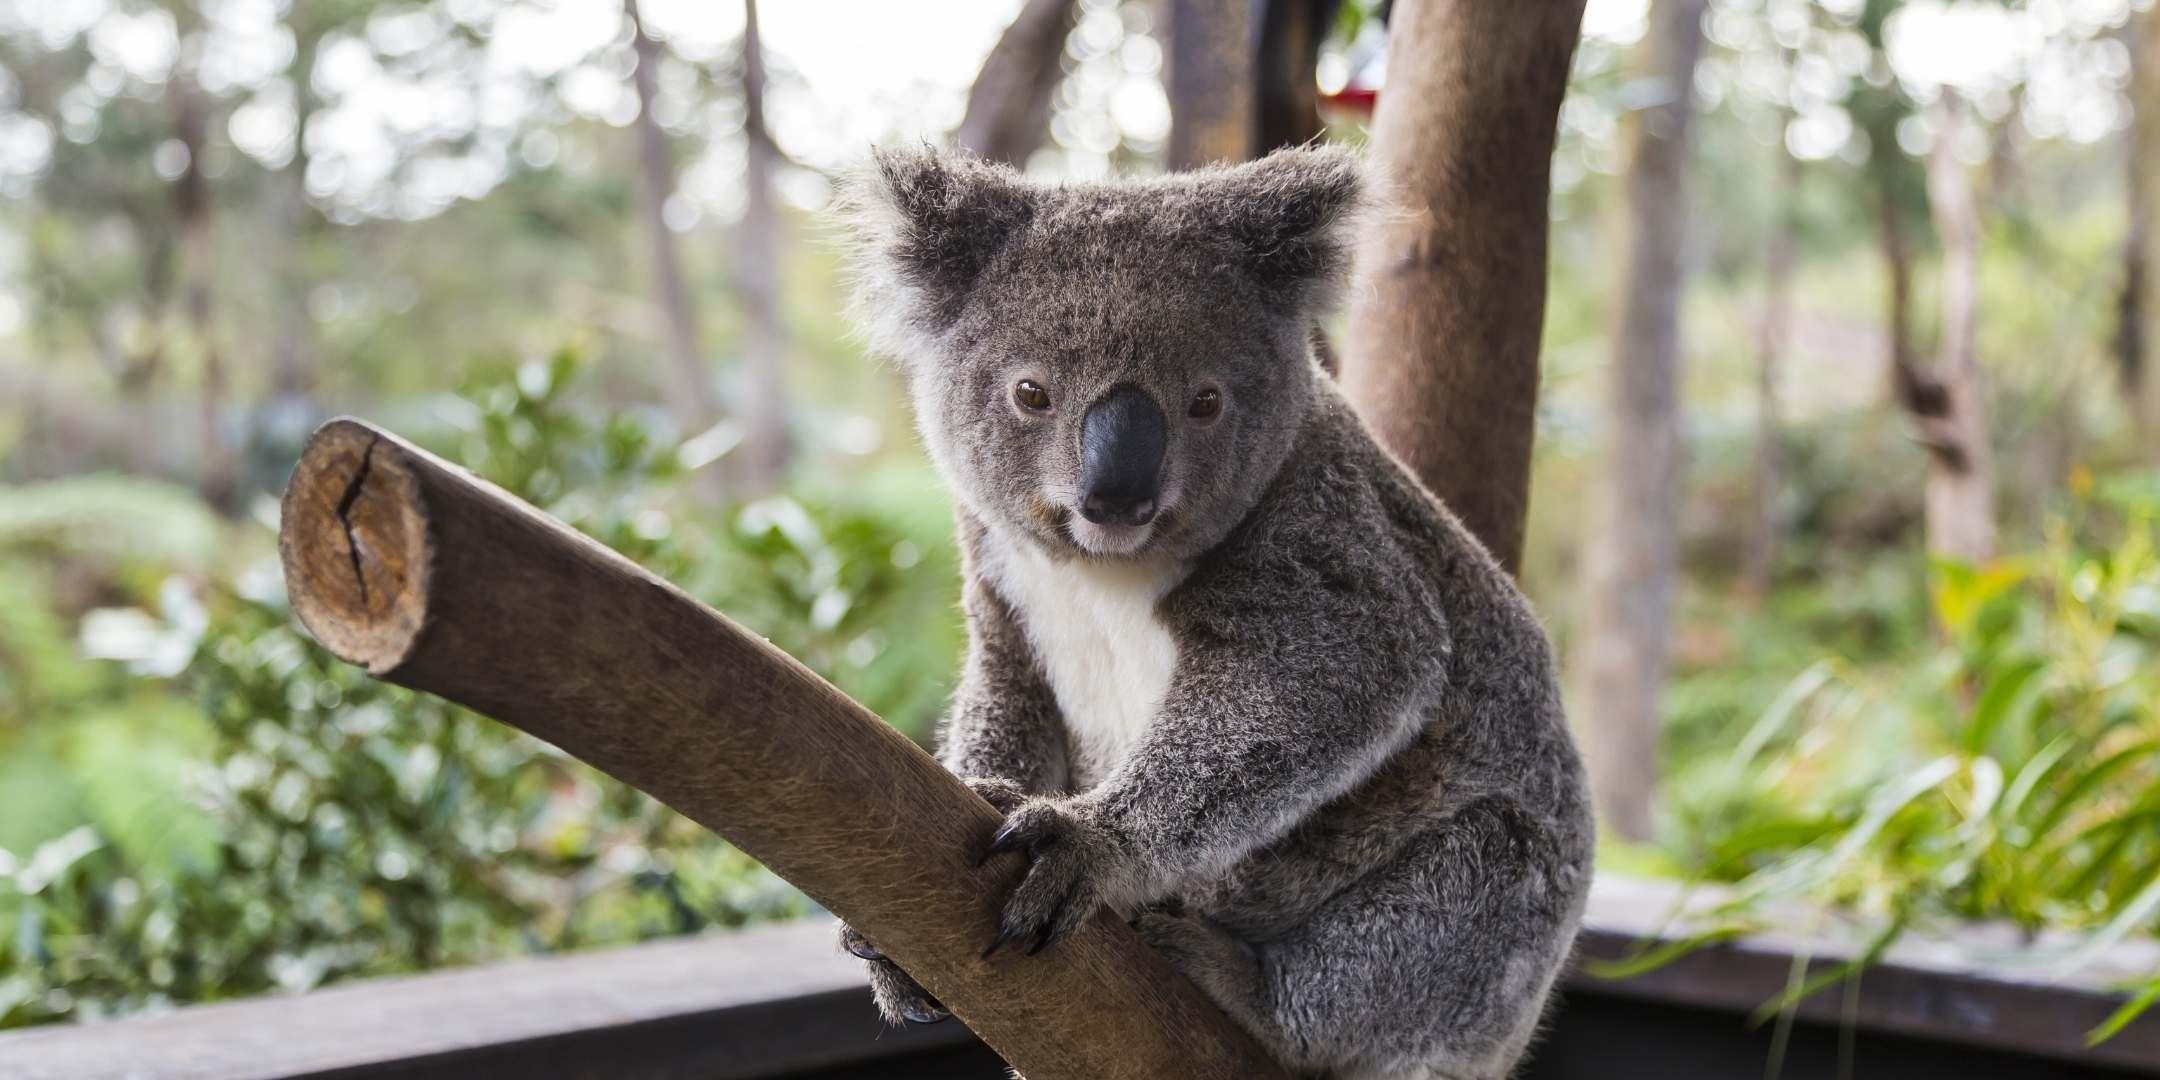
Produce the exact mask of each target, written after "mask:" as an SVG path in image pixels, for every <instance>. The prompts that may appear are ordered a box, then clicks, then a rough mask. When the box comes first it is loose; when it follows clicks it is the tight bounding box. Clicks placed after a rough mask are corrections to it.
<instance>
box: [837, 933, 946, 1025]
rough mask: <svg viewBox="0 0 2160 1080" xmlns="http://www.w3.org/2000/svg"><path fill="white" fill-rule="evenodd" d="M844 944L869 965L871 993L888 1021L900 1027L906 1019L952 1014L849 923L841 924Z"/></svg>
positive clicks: (936, 1018)
mask: <svg viewBox="0 0 2160 1080" xmlns="http://www.w3.org/2000/svg"><path fill="white" fill-rule="evenodd" d="M840 947H841V948H842V949H845V950H847V951H848V952H849V953H851V954H853V955H854V956H856V957H858V958H860V959H861V960H862V961H863V964H864V966H865V967H867V968H868V969H869V971H870V997H871V1000H873V1001H875V1002H876V1003H877V1010H878V1013H879V1014H880V1015H882V1016H884V1017H885V1022H886V1023H888V1024H891V1025H892V1026H894V1027H899V1026H900V1025H901V1024H902V1023H911V1024H935V1023H937V1022H939V1021H941V1020H948V1019H951V1018H952V1013H951V1012H949V1011H948V1010H947V1009H946V1008H945V1005H944V1003H943V1002H940V1001H939V1000H938V999H937V998H936V997H934V996H932V995H931V993H930V991H928V990H925V989H923V988H922V985H921V984H920V983H917V982H916V981H915V980H914V979H913V978H910V977H909V976H908V973H907V972H905V971H902V970H900V965H898V964H895V963H893V962H892V961H891V960H888V959H886V958H885V954H884V953H882V952H879V951H878V947H877V946H875V945H872V944H870V939H869V938H866V937H864V936H862V935H861V934H860V933H857V932H856V930H855V928H854V927H852V926H849V925H847V924H845V923H842V924H841V925H840Z"/></svg>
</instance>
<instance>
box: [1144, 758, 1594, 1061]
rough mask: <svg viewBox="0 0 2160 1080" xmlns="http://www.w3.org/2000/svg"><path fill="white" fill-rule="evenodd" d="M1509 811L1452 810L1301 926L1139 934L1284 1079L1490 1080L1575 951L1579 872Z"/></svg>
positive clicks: (1493, 804) (1183, 928)
mask: <svg viewBox="0 0 2160 1080" xmlns="http://www.w3.org/2000/svg"><path fill="white" fill-rule="evenodd" d="M1550 835H1551V834H1550V833H1549V832H1547V831H1546V830H1545V829H1544V828H1542V827H1541V825H1540V823H1539V822H1538V821H1537V820H1536V819H1534V818H1533V817H1531V816H1530V815H1528V814H1526V813H1524V812H1523V811H1522V810H1521V809H1520V808H1518V807H1516V806H1514V805H1512V804H1511V803H1509V802H1507V801H1504V800H1499V799H1492V800H1485V801H1481V802H1479V803H1475V804H1472V805H1470V806H1468V807H1465V808H1463V809H1462V810H1461V811H1459V812H1457V813H1456V814H1455V815H1453V816H1452V817H1450V818H1448V819H1447V820H1446V821H1445V822H1444V823H1440V824H1437V825H1436V826H1435V828H1434V829H1433V830H1432V831H1430V832H1427V833H1425V834H1424V835H1422V836H1420V837H1419V838H1418V839H1416V840H1413V841H1412V842H1411V843H1410V844H1409V845H1408V846H1407V847H1405V848H1404V850H1403V851H1402V852H1401V853H1400V854H1399V855H1398V856H1396V858H1395V860H1394V861H1393V862H1392V863H1390V864H1388V865H1386V866H1383V867H1381V868H1379V869H1377V870H1375V871H1374V872H1373V873H1371V874H1369V875H1367V876H1366V877H1365V878H1364V879H1363V880H1361V881H1359V882H1358V883H1357V884H1356V885H1354V886H1352V887H1351V888H1349V889H1347V890H1345V891H1343V892H1342V893H1340V894H1338V895H1337V896H1335V897H1334V898H1333V899H1331V900H1329V901H1328V903H1327V904H1326V905H1324V906H1323V907H1321V909H1320V910H1319V911H1318V912H1316V913H1315V915H1314V916H1313V918H1312V919H1310V920H1308V921H1307V922H1306V923H1305V924H1303V925H1301V926H1299V927H1297V928H1295V929H1293V930H1291V931H1289V932H1288V933H1285V934H1283V935H1282V936H1280V937H1278V938H1275V939H1273V940H1270V941H1266V942H1262V943H1259V944H1258V945H1256V946H1255V945H1247V944H1246V943H1243V942H1240V941H1237V940H1236V939H1234V938H1232V937H1230V936H1229V935H1228V934H1226V933H1224V932H1222V931H1221V930H1220V929H1219V928H1216V927H1214V926H1213V924H1210V923H1207V922H1206V921H1204V920H1200V919H1194V918H1189V917H1181V916H1169V915H1143V916H1142V917H1141V918H1140V920H1138V922H1137V926H1138V928H1139V930H1140V931H1141V933H1142V935H1143V936H1145V937H1146V938H1147V939H1148V941H1149V942H1150V943H1151V944H1153V945H1155V946H1156V948H1158V949H1160V950H1162V951H1163V952H1164V953H1165V954H1166V955H1168V956H1169V957H1170V959H1171V960H1172V962H1173V963H1175V964H1176V965H1177V966H1178V967H1179V968H1180V970H1182V971H1184V972H1185V973H1186V975H1187V976H1188V977H1190V978H1191V979H1192V980H1193V981H1194V982H1195V983H1197V984H1199V986H1200V987H1201V989H1202V990H1204V991H1206V992H1207V994H1208V995H1209V996H1210V997H1212V998H1213V999H1214V1000H1215V1001H1216V1002H1217V1004H1219V1005H1221V1006H1222V1008H1223V1009H1224V1011H1225V1012H1228V1013H1229V1014H1230V1015H1231V1016H1232V1018H1234V1019H1236V1020H1237V1021H1239V1022H1240V1023H1241V1024H1243V1025H1244V1026H1245V1027H1246V1028H1247V1029H1248V1030H1250V1031H1252V1032H1253V1033H1254V1034H1255V1035H1256V1036H1258V1037H1259V1038H1260V1039H1261V1040H1262V1042H1263V1043H1265V1044H1266V1045H1268V1046H1269V1047H1270V1049H1272V1050H1273V1051H1274V1052H1275V1053H1276V1055H1277V1056H1278V1057H1280V1058H1282V1059H1283V1061H1284V1062H1285V1063H1286V1064H1288V1065H1290V1066H1291V1067H1292V1068H1295V1069H1300V1070H1304V1071H1308V1072H1314V1073H1319V1074H1322V1075H1325V1076H1330V1077H1336V1078H1342V1080H1349V1078H1356V1080H1379V1078H1391V1080H1412V1078H1418V1080H1426V1078H1430V1080H1501V1078H1503V1077H1505V1076H1506V1075H1507V1073H1508V1072H1509V1070H1510V1069H1511V1068H1512V1067H1513V1066H1514V1064H1515V1060H1516V1058H1517V1057H1519V1056H1520V1055H1521V1054H1522V1051H1523V1048H1524V1046H1525V1045H1526V1044H1527V1043H1528V1042H1529V1040H1530V1036H1531V1034H1532V1032H1533V1031H1534V1030H1535V1028H1536V1026H1537V1021H1538V1018H1539V1014H1540V1012H1541V1011H1542V1008H1543V1004H1544V999H1545V994H1546V991H1547V990H1548V989H1549V988H1550V987H1551V985H1552V980H1553V977H1554V975H1555V974H1556V973H1557V972H1558V970H1559V967H1560V965H1561V963H1562V961H1563V960H1564V959H1565V958H1566V956H1567V952H1568V949H1569V947H1570V945H1571V943H1572V940H1573V933H1572V928H1573V926H1574V924H1575V919H1576V918H1577V916H1578V914H1579V908H1580V904H1581V895H1582V892H1583V890H1584V889H1585V888H1586V887H1587V881H1586V880H1584V879H1585V877H1586V875H1587V872H1588V871H1587V865H1586V863H1582V862H1578V861H1576V860H1572V859H1568V858H1565V857H1563V855H1562V854H1561V853H1560V852H1559V850H1558V849H1557V848H1556V846H1555V845H1554V844H1553V843H1552V841H1551V839H1550Z"/></svg>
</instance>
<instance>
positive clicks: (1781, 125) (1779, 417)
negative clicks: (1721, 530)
mask: <svg viewBox="0 0 2160 1080" xmlns="http://www.w3.org/2000/svg"><path fill="white" fill-rule="evenodd" d="M1784 56H1785V69H1786V71H1788V72H1790V71H1791V70H1792V50H1790V49H1787V50H1784ZM1792 119H1793V112H1792V109H1791V108H1790V107H1787V108H1785V109H1783V110H1781V111H1780V113H1779V117H1778V134H1779V139H1778V148H1777V187H1776V191H1775V192H1774V194H1773V195H1772V197H1771V202H1772V210H1771V213H1772V214H1773V215H1775V217H1774V220H1773V221H1772V222H1771V225H1770V235H1769V237H1768V238H1767V240H1766V241H1765V242H1764V244H1763V313H1762V325H1761V327H1760V328H1759V331H1758V334H1759V336H1758V337H1757V340H1756V345H1755V358H1756V363H1755V477H1754V489H1755V522H1754V527H1753V529H1752V530H1751V531H1750V533H1749V535H1748V546H1747V557H1746V561H1745V565H1744V566H1743V568H1742V578H1743V582H1744V584H1745V586H1746V589H1747V593H1748V595H1749V596H1751V597H1753V598H1754V599H1755V600H1756V601H1757V602H1760V601H1761V600H1762V599H1763V598H1765V597H1767V596H1769V595H1770V586H1771V581H1772V579H1773V578H1774V577H1775V576H1776V574H1777V559H1778V535H1779V532H1780V531H1781V530H1780V527H1779V526H1780V523H1779V521H1778V496H1779V494H1780V493H1781V492H1782V491H1783V489H1784V486H1785V453H1784V445H1783V439H1784V418H1783V410H1782V408H1781V403H1780V402H1779V400H1778V379H1779V377H1780V375H1781V373H1782V371H1783V368H1784V362H1785V346H1786V343H1787V341H1788V340H1789V339H1790V338H1791V336H1792V279H1793V261H1794V250H1793V249H1794V246H1795V245H1796V243H1797V241H1798V239H1799V237H1798V233H1799V223H1798V222H1797V221H1796V220H1795V215H1796V214H1797V213H1798V207H1797V206H1796V205H1795V204H1796V202H1797V200H1798V198H1799V188H1800V159H1799V158H1796V157H1794V156H1793V155H1792V153H1791V152H1790V151H1788V150H1787V149H1785V141H1784V132H1785V128H1786V127H1787V126H1788V125H1790V124H1791V123H1792Z"/></svg>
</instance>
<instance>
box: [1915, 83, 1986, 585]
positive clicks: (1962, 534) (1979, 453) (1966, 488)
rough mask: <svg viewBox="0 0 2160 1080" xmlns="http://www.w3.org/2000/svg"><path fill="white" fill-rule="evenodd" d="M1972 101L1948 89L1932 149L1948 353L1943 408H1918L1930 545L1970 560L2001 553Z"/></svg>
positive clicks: (1942, 374)
mask: <svg viewBox="0 0 2160 1080" xmlns="http://www.w3.org/2000/svg"><path fill="white" fill-rule="evenodd" d="M1964 124H1965V107H1964V103H1963V102H1962V101H1960V100H1959V99H1958V97H1957V95H1956V93H1955V92H1953V91H1951V90H1949V89H1947V88H1946V89H1944V91H1943V96H1942V99H1941V101H1940V102H1939V104H1938V107H1937V109H1936V126H1935V148H1934V150H1933V152H1931V153H1930V154H1929V155H1928V161H1927V186H1928V205H1929V207H1930V208H1931V210H1932V212H1933V214H1934V218H1935V233H1936V235H1937V236H1938V237H1940V238H1941V241H1942V252H1943V270H1942V352H1941V355H1940V357H1939V358H1938V359H1937V361H1936V364H1935V370H1934V372H1932V373H1931V375H1928V376H1922V378H1923V379H1928V380H1930V381H1932V382H1933V383H1934V385H1935V386H1936V387H1937V388H1938V393H1936V394H1934V395H1928V397H1930V398H1931V399H1932V400H1933V401H1935V402H1938V403H1939V404H1940V409H1939V410H1936V411H1933V412H1928V411H1921V410H1915V418H1916V419H1917V420H1919V421H1920V430H1921V438H1922V441H1923V442H1924V443H1925V444H1926V446H1927V448H1928V479H1927V544H1928V550H1929V552H1931V553H1933V554H1936V555H1946V556H1950V557H1952V558H1956V559H1961V560H1964V561H1966V562H1982V561H1985V560H1987V559H1990V558H1992V557H1994V554H1995V456H1994V453H1993V450H1992V448H1991V447H1990V446H1989V443H1988V424H1987V402H1986V396H1985V392H1984V390H1983V388H1982V382H1983V379H1982V375H1981V371H1980V358H1979V353H1978V346H1977V342H1976V340H1975V338H1976V335H1977V333H1978V330H1979V322H1980V211H1979V207H1978V206H1977V205H1976V204H1975V202H1974V199H1973V187H1972V177H1971V176H1970V175H1969V174H1968V173H1967V171H1966V168H1965V165H1964V164H1963V163H1962V162H1960V161H1959V160H1958V159H1957V152H1956V143H1957V140H1958V136H1959V135H1960V134H1961V132H1962V131H1963V130H1964Z"/></svg>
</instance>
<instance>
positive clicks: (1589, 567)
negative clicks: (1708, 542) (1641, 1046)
mask: <svg viewBox="0 0 2160 1080" xmlns="http://www.w3.org/2000/svg"><path fill="white" fill-rule="evenodd" d="M1704 6H1705V0H1655V3H1653V4H1652V6H1651V30H1650V37H1649V39H1648V40H1647V42H1646V49H1647V51H1646V54H1645V57H1644V58H1645V60H1646V61H1647V63H1646V65H1645V68H1644V75H1645V77H1646V79H1649V80H1655V85H1656V89H1657V99H1656V101H1655V103H1653V104H1651V105H1648V106H1646V107H1644V108H1643V109H1641V110H1640V111H1638V112H1637V113H1636V114H1635V115H1634V116H1633V117H1632V118H1631V121H1630V124H1629V128H1630V130H1629V165H1628V175H1627V217H1626V224H1625V235H1624V238H1623V240H1622V241H1621V244H1622V249H1623V251H1624V252H1625V259H1626V263H1625V266H1624V269H1623V271H1622V273H1621V275H1620V278H1619V280H1620V281H1621V282H1622V283H1623V284H1622V289H1623V294H1622V296H1621V298H1620V311H1619V318H1618V321H1617V326H1616V328H1615V330H1614V333H1613V363H1612V368H1611V370H1610V371H1609V373H1608V375H1607V385H1606V419H1605V425H1606V428H1605V443H1604V449H1603V452H1602V453H1601V454H1600V455H1599V466H1600V468H1599V477H1598V480H1597V481H1596V482H1595V484H1594V485H1593V488H1592V491H1593V499H1594V500H1595V501H1594V504H1593V506H1592V510H1591V515H1592V516H1591V526H1590V528H1591V532H1590V535H1589V538H1588V540H1587V541H1586V543H1585V545H1584V547H1585V551H1584V583H1585V586H1586V591H1587V592H1588V598H1587V607H1586V613H1585V617H1584V624H1583V629H1582V632H1581V634H1580V635H1579V640H1580V641H1581V645H1580V646H1579V647H1578V656H1579V658H1580V663H1581V665H1582V689H1581V693H1580V694H1579V695H1578V699H1579V700H1580V701H1582V702H1583V703H1584V704H1585V705H1587V706H1589V707H1590V708H1592V709H1594V710H1595V715H1593V716H1591V717H1590V718H1589V719H1588V721H1587V722H1586V723H1584V724H1583V725H1582V734H1583V737H1584V751H1585V756H1586V758H1587V759H1588V764H1589V766H1590V784H1591V792H1592V794H1593V795H1594V796H1595V797H1596V799H1597V802H1598V807H1599V809H1600V811H1601V812H1602V817H1603V819H1604V821H1605V824H1606V825H1607V827H1609V828H1611V829H1612V830H1613V831H1614V832H1616V833H1618V834H1619V835H1621V836H1624V837H1626V838H1628V839H1630V840H1646V839H1649V837H1650V835H1651V815H1650V811H1651V801H1652V799H1653V797H1654V796H1655V794H1656V785H1657V747H1658V728H1659V724H1658V705H1659V700H1660V697H1661V694H1662V691H1663V689H1664V682H1665V661H1666V653H1667V646H1668V642H1667V638H1668V636H1669V635H1668V630H1669V627H1668V622H1669V609H1670V607H1671V604H1672V593H1673V578H1674V574H1675V567H1676V564H1677V562H1678V557H1677V550H1676V549H1677V548H1678V546H1679V516H1680V486H1681V485H1680V475H1681V471H1682V468H1683V467H1684V462H1683V456H1684V454H1683V448H1682V446H1681V442H1680V363H1681V343H1680V295H1681V286H1682V284H1683V283H1684V281H1685V271H1684V267H1683V265H1682V259H1683V247H1684V244H1685V238H1686V235H1687V231H1688V230H1687V199H1686V194H1685V182H1686V178H1687V156H1688V133H1689V128H1690V127H1691V126H1692V125H1691V123H1690V120H1691V114H1692V113H1693V112H1694V82H1695V61H1696V58H1697V57H1698V56H1700V55H1701V52H1702V19H1703V9H1704Z"/></svg>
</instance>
